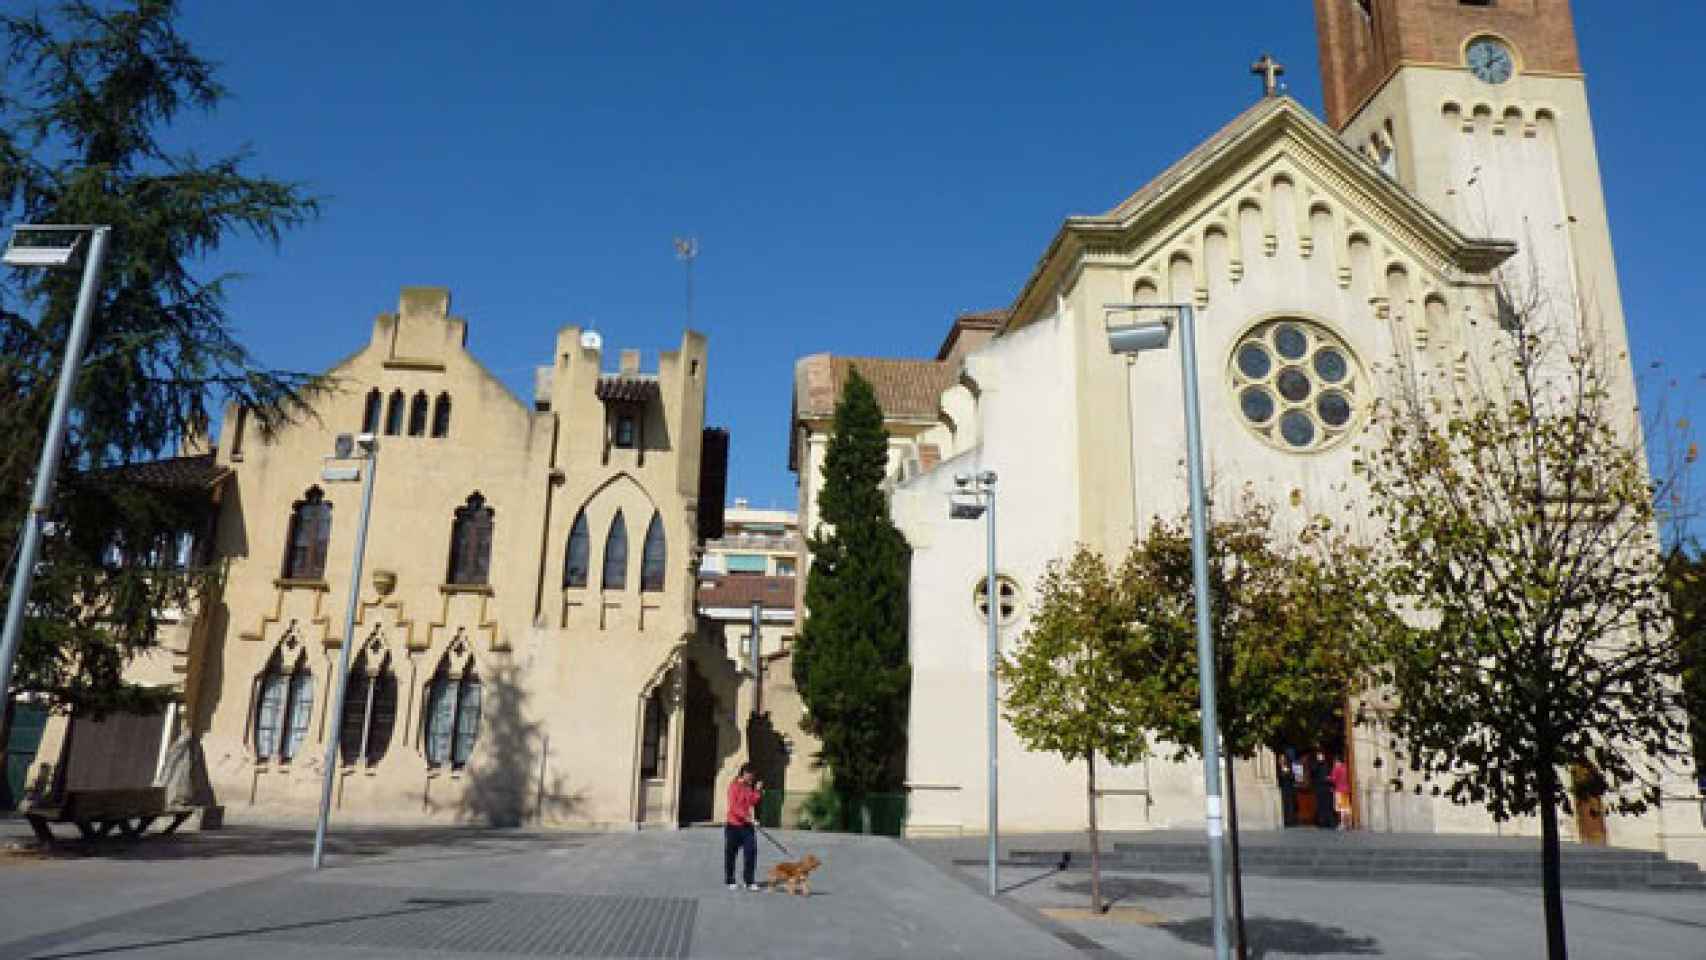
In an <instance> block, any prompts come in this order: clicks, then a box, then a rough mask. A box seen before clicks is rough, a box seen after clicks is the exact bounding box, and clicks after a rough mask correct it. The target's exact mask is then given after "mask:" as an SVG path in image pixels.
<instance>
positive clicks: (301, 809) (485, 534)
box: [34, 287, 746, 827]
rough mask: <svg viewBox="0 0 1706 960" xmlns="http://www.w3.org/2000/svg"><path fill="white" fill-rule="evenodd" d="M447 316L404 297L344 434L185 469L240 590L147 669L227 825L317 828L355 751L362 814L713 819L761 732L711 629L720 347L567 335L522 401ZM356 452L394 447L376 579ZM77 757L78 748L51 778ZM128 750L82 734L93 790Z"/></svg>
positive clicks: (431, 298)
mask: <svg viewBox="0 0 1706 960" xmlns="http://www.w3.org/2000/svg"><path fill="white" fill-rule="evenodd" d="M449 307H450V296H449V292H448V291H447V290H445V289H442V288H432V287H414V288H406V289H404V291H403V293H402V297H401V302H400V304H399V307H398V310H397V312H396V313H386V314H382V315H380V316H379V317H378V319H377V320H376V321H375V322H374V323H373V326H372V332H371V337H370V339H369V340H368V342H367V343H366V344H365V345H364V346H362V347H361V349H359V350H357V351H356V352H355V353H354V354H352V355H351V356H350V357H349V358H348V359H346V360H344V361H342V362H340V363H339V364H337V365H336V366H334V367H333V368H332V369H331V370H329V371H327V375H328V377H329V378H330V380H331V382H332V383H333V385H334V387H335V390H334V392H333V393H331V394H329V395H327V396H326V397H324V398H322V399H321V400H320V401H319V402H318V403H317V404H316V417H314V418H311V419H307V420H304V421H302V422H299V423H296V424H293V425H291V426H289V427H287V428H285V429H283V430H282V431H280V432H278V433H276V434H275V435H273V436H270V437H268V436H263V435H262V434H261V433H259V432H258V431H256V430H255V429H253V427H252V426H251V425H250V424H248V423H247V422H246V420H245V418H244V417H243V415H242V414H241V413H238V412H236V411H235V410H233V411H228V413H227V416H226V417H225V419H224V423H223V425H222V432H221V435H220V436H219V437H218V438H217V439H216V442H215V443H214V444H213V448H212V450H211V451H210V452H207V453H204V454H201V455H199V456H194V457H189V458H184V459H182V460H180V461H177V462H174V464H173V465H172V466H173V470H174V471H175V472H174V474H173V475H174V477H176V478H177V479H178V480H179V481H181V482H190V481H191V480H194V481H196V482H199V483H201V484H202V485H203V487H204V488H205V490H206V496H207V498H208V502H209V507H210V511H211V523H210V526H209V529H208V531H207V533H208V535H209V536H208V537H207V539H206V541H205V544H204V546H203V548H202V549H203V550H204V551H205V552H206V559H207V560H209V561H211V562H215V563H218V564H221V565H223V567H224V570H225V580H224V588H223V592H222V593H221V595H220V596H218V597H217V598H216V599H215V600H214V601H213V602H210V603H209V604H207V605H206V607H205V609H202V610H199V611H192V612H190V613H189V614H187V615H186V621H185V623H184V625H183V626H182V627H181V628H180V629H175V630H169V631H167V637H166V642H165V643H164V644H163V646H162V648H161V650H160V651H159V652H158V655H156V656H153V657H149V658H146V659H145V660H144V661H143V662H141V663H139V664H138V665H137V667H136V670H137V672H138V676H139V677H140V676H142V675H143V674H147V675H148V677H149V678H153V679H156V680H159V681H161V682H165V683H170V684H174V685H176V686H177V687H178V688H179V689H180V690H181V696H182V707H181V709H180V710H179V711H178V712H177V714H176V715H175V716H174V717H172V718H171V721H172V723H174V724H177V723H181V725H182V727H183V728H184V729H186V730H188V731H190V732H193V733H194V734H195V735H197V736H198V737H199V739H200V743H201V746H202V750H203V753H204V755H205V758H206V771H207V775H208V780H209V782H210V785H211V790H212V794H213V796H212V798H211V799H212V800H213V802H215V803H218V804H221V805H223V806H224V807H225V809H226V811H227V814H228V815H229V816H239V817H240V816H242V815H245V814H257V815H265V816H286V817H289V816H311V815H312V814H313V812H314V811H315V809H316V808H317V804H318V799H319V791H320V786H319V785H320V782H321V773H322V770H323V766H322V764H323V757H324V755H325V752H326V747H327V744H328V742H329V741H331V740H333V739H335V740H336V742H337V743H338V752H337V764H338V769H337V774H336V781H335V782H336V790H335V794H334V803H335V809H336V811H337V814H338V816H340V817H343V818H346V819H350V820H365V821H386V820H404V821H420V820H446V821H451V820H461V821H480V822H492V823H520V822H530V823H545V824H568V825H576V826H589V827H600V826H603V827H610V826H628V827H631V826H633V825H636V824H644V825H648V826H649V825H653V824H661V825H670V826H673V825H675V824H678V823H681V822H684V821H692V820H700V819H710V818H711V817H712V816H714V815H715V806H716V800H715V798H717V797H720V796H721V795H722V791H721V789H720V787H721V786H722V785H723V784H724V783H726V781H727V779H728V778H729V777H730V776H732V770H733V767H734V766H735V765H737V764H738V762H739V761H740V759H742V757H743V756H744V754H745V743H744V740H745V731H744V727H745V725H746V718H745V716H744V715H743V714H741V713H739V712H737V710H736V709H735V702H734V701H735V698H736V697H737V695H738V693H737V691H738V689H739V686H740V677H739V673H738V670H737V668H736V665H735V664H734V662H733V661H732V660H731V659H730V657H729V656H728V653H727V651H726V650H725V649H724V647H723V646H722V644H721V643H720V642H710V641H708V640H707V639H704V638H701V637H700V635H699V631H698V618H697V610H696V593H697V577H696V573H697V569H698V565H699V553H700V549H701V544H702V543H703V542H704V540H705V539H706V538H708V537H716V536H718V535H720V533H721V531H720V529H719V525H720V522H721V519H720V514H721V508H722V500H723V477H724V476H725V473H726V466H727V463H726V457H727V436H726V434H724V433H722V432H721V431H718V430H706V429H705V426H704V422H703V421H704V409H705V393H706V378H707V375H708V373H709V370H708V367H707V354H706V341H705V338H704V337H703V336H701V335H699V334H697V333H692V332H689V333H686V334H685V335H683V337H682V339H681V342H680V344H679V345H678V346H677V348H676V349H674V350H671V351H668V352H664V353H662V354H661V356H659V357H658V358H657V361H656V364H655V366H650V367H647V366H645V365H643V364H642V362H641V355H640V352H639V351H637V350H624V351H622V352H621V355H620V359H619V361H618V362H617V363H616V364H614V365H608V366H607V364H606V362H605V356H604V354H603V352H602V344H601V342H600V339H599V337H598V335H597V334H594V333H590V332H583V331H581V330H579V329H575V328H567V329H564V330H562V331H561V332H560V333H558V335H557V337H556V342H555V344H554V345H553V348H552V350H551V362H550V363H549V364H548V365H547V366H544V367H541V368H539V371H538V374H537V376H536V379H535V383H536V390H535V395H534V396H533V397H532V398H529V399H528V400H523V399H522V398H519V397H517V396H515V395H514V394H513V393H512V392H511V391H510V390H509V389H507V388H506V387H505V386H504V385H503V384H502V383H501V382H500V381H499V380H498V379H497V378H496V377H494V376H493V375H492V374H491V373H490V372H489V371H488V370H487V369H486V368H485V367H483V366H481V364H480V363H479V361H478V360H476V359H475V357H474V356H473V354H472V353H470V352H469V351H468V349H467V347H466V338H467V332H468V325H467V322H466V321H464V320H463V319H462V318H460V317H456V316H452V315H451V314H450V312H449ZM341 433H371V434H374V435H375V436H376V437H377V440H378V454H377V463H376V466H375V467H374V468H373V469H375V471H376V472H375V473H374V484H375V490H374V497H373V511H372V520H371V524H370V528H369V533H368V538H367V546H366V559H365V570H366V574H365V575H364V576H363V578H362V581H361V582H360V583H352V582H351V576H350V574H351V569H352V561H353V554H354V548H355V541H356V525H357V521H358V517H359V512H360V509H359V508H360V492H361V490H360V484H358V483H338V482H330V481H328V479H326V478H325V477H324V476H323V475H322V468H323V467H324V465H325V463H324V458H325V457H327V455H329V454H330V453H331V452H332V451H333V443H334V438H335V437H336V436H337V435H338V434H341ZM179 474H182V476H178V475H179ZM191 474H193V475H194V476H193V477H192V476H190V475H191ZM186 478H187V479H186ZM351 589H354V590H356V591H357V600H358V611H359V612H358V614H357V617H356V626H355V633H354V635H353V636H351V637H346V636H345V635H344V626H343V623H344V610H345V606H346V603H347V601H348V597H349V593H348V591H350V590H351ZM351 642H353V643H355V644H356V645H357V646H356V648H355V649H354V651H353V666H352V670H351V682H350V686H349V695H348V697H347V699H346V701H345V706H344V710H343V713H342V714H341V715H336V716H334V715H333V712H332V708H331V704H332V703H333V701H334V699H335V696H334V691H333V690H332V689H331V686H330V683H329V681H330V679H331V678H334V677H336V676H337V664H338V660H339V656H340V653H341V651H342V647H343V645H344V644H345V643H351ZM61 726H63V724H61ZM79 726H82V724H81V723H80V724H79ZM151 732H152V735H153V736H155V737H156V738H160V737H161V734H162V731H160V729H159V725H158V723H156V725H155V726H154V727H153V728H152V729H151ZM86 734H88V735H86ZM164 735H165V736H166V737H168V738H169V737H170V736H171V730H170V729H168V730H166V731H164ZM63 739H64V736H63V731H58V732H56V731H54V730H51V729H50V731H49V737H48V740H47V741H46V742H44V743H43V748H44V749H43V751H42V753H41V758H56V760H57V758H59V757H60V756H61V755H62V751H60V750H59V749H58V746H59V745H61V744H62V743H63ZM136 739H137V738H136V737H132V738H131V740H132V741H135V740H136ZM101 740H102V738H101V737H99V736H96V735H93V734H92V733H91V732H90V731H85V730H79V731H77V732H76V733H75V734H74V735H73V737H72V748H73V749H72V750H71V751H70V752H69V753H68V754H65V755H68V756H70V758H71V764H70V767H71V770H70V772H71V777H72V778H73V779H75V778H76V776H77V771H78V770H79V769H80V768H84V769H88V770H96V769H100V768H102V767H103V764H102V763H100V762H95V761H94V760H90V762H86V763H85V762H80V761H81V760H82V759H83V758H84V757H85V756H86V754H87V751H88V750H90V749H94V746H92V745H94V744H97V743H100V742H101ZM156 742H158V740H157V741H156ZM154 755H155V753H154V751H153V750H150V751H149V762H148V764H145V765H146V766H149V767H150V768H152V766H153V756H154ZM38 766H40V758H38ZM40 772H45V771H38V773H40ZM138 773H139V775H140V771H138ZM34 779H35V780H37V781H40V782H48V781H50V780H51V777H42V776H38V777H36V778H34ZM144 782H146V781H144ZM103 785H135V784H134V783H128V784H103Z"/></svg>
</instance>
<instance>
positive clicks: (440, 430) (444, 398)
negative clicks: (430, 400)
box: [432, 393, 450, 437]
mask: <svg viewBox="0 0 1706 960" xmlns="http://www.w3.org/2000/svg"><path fill="white" fill-rule="evenodd" d="M432 435H433V436H435V437H448V436H450V394H448V393H441V394H439V395H438V401H437V402H436V403H434V404H433V406H432Z"/></svg>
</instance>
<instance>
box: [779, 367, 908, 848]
mask: <svg viewBox="0 0 1706 960" xmlns="http://www.w3.org/2000/svg"><path fill="white" fill-rule="evenodd" d="M887 467H888V434H887V432H885V431H884V430H883V413H882V409H881V407H879V406H878V405H877V397H876V394H875V393H874V392H873V391H872V389H871V385H870V384H869V383H868V382H866V380H865V379H864V378H863V377H861V376H860V375H859V372H858V371H857V370H852V371H850V372H849V375H848V379H847V384H846V387H845V388H844V389H843V391H842V395H841V400H840V402H839V403H838V404H837V405H836V408H835V426H834V432H833V434H832V435H831V437H830V440H829V449H828V451H827V453H826V455H825V458H824V464H823V487H822V491H823V492H822V493H821V494H820V495H819V498H818V507H819V517H820V522H819V525H818V527H817V529H816V530H815V531H813V533H812V536H811V537H810V540H809V545H810V548H811V553H812V568H811V572H810V575H809V577H808V579H807V581H806V604H805V605H806V614H807V618H806V622H805V626H804V628H803V629H802V630H801V633H800V640H799V643H798V645H797V646H796V648H795V654H794V682H795V684H796V685H797V686H798V687H799V691H800V697H801V699H802V700H803V701H804V702H805V705H806V708H807V710H808V711H809V714H808V716H807V719H806V723H807V729H808V730H809V731H810V732H811V733H813V734H814V735H816V736H817V737H818V738H819V740H820V741H821V742H822V744H823V749H822V751H821V752H820V753H819V755H818V757H819V760H820V761H821V762H822V763H823V764H824V765H825V766H827V767H829V769H830V771H831V775H832V777H833V780H832V782H833V784H834V787H835V789H836V791H837V792H838V793H840V794H841V795H842V797H843V800H844V802H843V803H842V805H841V807H842V811H843V817H844V818H849V817H851V816H852V815H853V811H854V810H864V809H865V800H866V797H867V796H868V795H869V794H870V793H872V792H876V791H881V790H885V789H892V788H893V787H895V786H896V785H897V781H898V779H899V770H900V768H901V765H900V763H899V762H898V761H899V757H900V754H901V751H902V750H903V749H904V746H905V742H906V703H907V692H908V689H909V687H910V682H911V668H910V667H909V666H908V664H907V642H906V622H907V603H906V600H907V596H906V591H907V575H908V565H909V563H910V550H909V549H908V547H907V545H906V540H905V538H903V537H902V536H901V534H900V531H899V530H897V529H895V526H894V523H893V522H892V521H891V520H890V519H889V508H888V500H887V498H886V497H885V496H884V494H883V490H882V482H883V476H884V474H885V472H886V471H887Z"/></svg>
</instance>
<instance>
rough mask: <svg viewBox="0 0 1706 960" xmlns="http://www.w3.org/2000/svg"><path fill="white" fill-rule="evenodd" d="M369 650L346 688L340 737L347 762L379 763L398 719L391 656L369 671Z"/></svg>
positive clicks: (354, 666)
mask: <svg viewBox="0 0 1706 960" xmlns="http://www.w3.org/2000/svg"><path fill="white" fill-rule="evenodd" d="M370 663H371V661H369V660H368V658H367V654H366V652H363V653H362V654H361V655H360V656H359V657H357V658H356V662H355V663H354V664H353V665H352V666H351V667H350V672H349V689H348V690H346V691H344V716H343V725H342V730H341V731H340V735H339V737H338V743H339V749H340V750H341V751H342V753H343V757H344V763H346V764H350V765H354V764H356V763H366V764H368V765H369V766H371V765H373V764H375V763H378V762H379V760H380V758H382V757H384V756H385V750H386V749H387V748H388V747H390V745H391V727H392V725H393V724H394V723H396V720H397V675H396V674H394V673H392V672H391V658H390V657H385V658H384V659H383V660H381V662H380V664H379V667H378V669H376V670H369V669H368V667H369V664H370Z"/></svg>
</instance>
